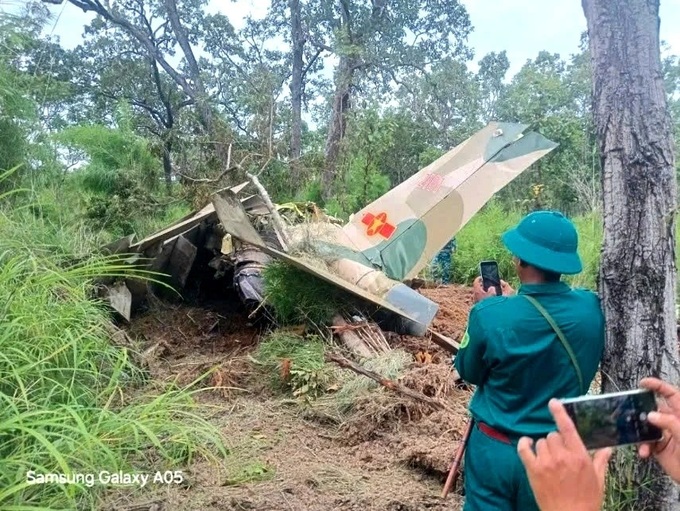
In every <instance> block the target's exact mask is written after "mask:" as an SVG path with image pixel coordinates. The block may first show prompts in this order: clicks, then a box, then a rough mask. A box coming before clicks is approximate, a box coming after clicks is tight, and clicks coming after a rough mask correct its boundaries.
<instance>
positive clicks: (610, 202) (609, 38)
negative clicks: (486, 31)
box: [582, 0, 680, 510]
mask: <svg viewBox="0 0 680 511" xmlns="http://www.w3.org/2000/svg"><path fill="white" fill-rule="evenodd" d="M582 5H583V10H584V13H585V16H586V19H587V23H588V32H589V41H590V43H589V44H590V52H591V58H592V63H593V71H592V72H593V112H594V117H595V124H596V128H597V135H598V143H599V146H600V157H601V160H602V168H603V175H602V186H603V208H604V244H603V249H602V262H601V268H600V282H599V286H600V294H601V297H602V303H603V308H604V314H605V318H606V323H607V327H606V333H607V343H606V348H605V356H604V359H603V362H602V372H603V378H602V380H603V391H604V392H610V391H614V390H624V389H633V388H636V387H638V383H639V381H640V378H642V377H644V376H650V375H653V376H657V377H660V378H663V379H665V380H667V381H669V382H670V383H673V384H676V385H677V384H678V383H679V382H680V378H679V373H678V369H677V367H678V366H677V364H678V358H679V347H678V338H677V334H676V322H677V320H676V312H675V293H676V273H675V272H676V268H675V224H676V220H675V212H676V203H677V183H676V178H675V161H674V154H673V142H672V133H671V122H670V116H669V112H668V107H667V100H666V95H665V91H664V85H663V79H662V74H661V59H660V48H659V1H658V0H627V1H626V2H618V1H612V0H582ZM619 461H621V460H619ZM620 466H621V465H620V463H614V464H613V466H612V469H613V470H616V467H620ZM625 470H626V469H625V468H624V469H623V471H625ZM634 472H635V474H634V478H633V479H634V481H630V479H628V482H627V486H628V488H627V490H630V491H631V492H634V497H635V498H634V502H632V503H631V504H630V506H631V507H629V508H627V509H650V510H656V509H659V510H660V509H664V510H666V509H680V493H679V491H678V488H679V487H678V486H676V485H674V484H672V483H671V481H670V480H669V479H668V478H667V477H666V476H664V475H663V473H662V472H661V471H660V470H659V468H658V466H657V465H656V464H655V463H653V462H640V463H639V464H636V467H635V469H634ZM613 475H614V476H616V477H617V478H618V479H619V482H620V483H623V482H624V481H625V480H624V474H623V473H619V474H617V473H616V471H614V473H613ZM629 477H630V476H629ZM643 479H647V483H646V484H642V480H643ZM632 482H635V483H638V484H635V485H632V484H631V483H632Z"/></svg>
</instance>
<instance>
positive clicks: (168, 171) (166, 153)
mask: <svg viewBox="0 0 680 511" xmlns="http://www.w3.org/2000/svg"><path fill="white" fill-rule="evenodd" d="M169 136H170V134H169V133H166V137H169ZM171 154H172V140H168V139H167V138H166V140H164V141H163V176H164V177H165V190H166V192H167V193H168V195H171V194H172V159H171V157H170V155H171Z"/></svg>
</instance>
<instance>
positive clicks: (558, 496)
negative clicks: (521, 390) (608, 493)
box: [517, 399, 612, 511]
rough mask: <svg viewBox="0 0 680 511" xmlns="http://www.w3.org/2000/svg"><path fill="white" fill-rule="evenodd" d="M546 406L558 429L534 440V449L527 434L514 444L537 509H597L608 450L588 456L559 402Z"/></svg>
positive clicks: (609, 452)
mask: <svg viewBox="0 0 680 511" xmlns="http://www.w3.org/2000/svg"><path fill="white" fill-rule="evenodd" d="M548 406H549V408H550V412H551V413H552V415H553V417H554V418H555V422H556V423H557V428H558V431H556V432H552V433H550V434H549V435H548V436H547V437H546V438H541V439H540V440H539V441H538V442H536V453H534V451H533V450H532V448H531V447H532V444H533V441H532V440H531V439H530V438H526V437H523V438H521V439H520V441H519V443H518V444H517V453H518V454H519V457H520V459H521V460H522V463H523V464H524V468H526V471H527V475H528V477H529V483H530V484H531V489H532V490H533V492H534V496H535V498H536V503H537V504H538V507H539V508H540V509H541V511H566V510H569V511H599V510H600V509H601V507H602V503H603V500H604V477H605V474H606V472H607V462H608V461H609V458H610V457H611V454H612V450H611V449H609V448H607V449H601V450H599V451H597V452H596V453H595V456H594V457H591V456H590V454H588V450H587V449H586V447H585V445H583V441H582V440H581V437H580V436H579V435H578V432H577V431H576V427H575V426H574V423H573V422H572V420H571V418H570V417H569V415H567V411H566V410H565V409H564V406H563V405H562V403H560V402H559V401H558V400H557V399H551V400H550V403H549V404H548Z"/></svg>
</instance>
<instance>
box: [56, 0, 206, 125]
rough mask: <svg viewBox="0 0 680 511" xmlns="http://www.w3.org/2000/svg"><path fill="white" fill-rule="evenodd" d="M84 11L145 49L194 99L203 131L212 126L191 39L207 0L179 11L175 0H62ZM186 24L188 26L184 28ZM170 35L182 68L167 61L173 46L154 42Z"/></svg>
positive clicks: (188, 1)
mask: <svg viewBox="0 0 680 511" xmlns="http://www.w3.org/2000/svg"><path fill="white" fill-rule="evenodd" d="M66 1H68V2H70V3H71V4H73V5H75V6H76V7H79V8H80V9H82V10H83V11H84V12H93V13H95V14H97V15H99V16H101V17H102V18H103V19H104V20H106V21H107V22H108V23H110V24H112V25H114V26H116V27H119V28H121V29H122V30H124V31H125V32H126V33H127V34H129V35H130V36H131V37H132V38H133V39H134V40H135V41H136V43H137V44H139V45H141V47H142V48H144V50H145V51H146V52H147V55H148V56H149V58H152V59H154V60H155V61H156V62H157V63H158V65H159V66H160V67H161V68H162V69H163V70H164V71H165V72H166V73H167V74H168V76H170V78H172V80H174V81H175V83H177V85H179V86H180V87H181V88H182V90H183V91H184V93H185V94H186V95H187V96H189V98H191V99H192V100H193V101H195V103H196V105H197V108H198V114H199V119H200V121H201V123H202V124H203V126H204V128H205V129H206V131H208V132H210V130H211V128H212V120H213V113H212V109H211V105H210V101H209V97H208V93H207V91H206V89H205V86H204V84H203V78H202V76H201V73H200V67H199V65H198V61H197V59H196V56H195V54H194V49H193V45H192V42H194V43H195V41H196V38H197V34H200V32H201V31H200V29H199V25H200V23H201V21H202V20H203V7H204V6H205V4H206V3H207V0H186V1H184V2H182V10H181V14H182V16H180V11H179V10H178V7H177V0H122V1H120V2H117V3H115V4H111V3H109V2H100V1H99V0H66ZM43 2H45V3H50V4H61V3H63V2H64V0H43ZM150 21H151V22H154V24H153V25H150V24H149V22H150ZM187 24H190V29H187ZM167 37H171V38H172V39H173V41H174V42H176V43H177V45H178V46H179V47H180V48H181V50H182V54H183V56H184V60H185V63H186V65H185V68H186V69H185V70H182V69H179V68H177V67H176V66H173V65H172V64H171V63H170V57H171V56H172V54H173V53H174V49H172V50H168V51H163V49H162V46H160V45H158V44H157V41H158V40H159V39H165V38H167Z"/></svg>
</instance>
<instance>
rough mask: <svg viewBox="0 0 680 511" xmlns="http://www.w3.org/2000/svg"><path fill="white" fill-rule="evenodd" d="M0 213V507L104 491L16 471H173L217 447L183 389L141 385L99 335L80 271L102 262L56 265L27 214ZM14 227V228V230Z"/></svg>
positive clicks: (99, 268)
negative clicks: (38, 480) (32, 480)
mask: <svg viewBox="0 0 680 511" xmlns="http://www.w3.org/2000/svg"><path fill="white" fill-rule="evenodd" d="M29 218H30V217H22V223H21V224H18V223H17V222H16V221H15V220H14V219H13V218H12V216H9V215H7V214H0V314H1V317H2V321H0V508H1V509H3V510H12V509H16V510H18V509H74V508H76V507H77V508H78V509H87V508H92V509H94V508H95V506H96V503H97V499H98V496H99V495H100V491H101V490H104V489H105V487H104V486H101V485H95V487H92V488H88V487H87V486H86V485H83V484H66V485H57V484H45V485H43V484H37V485H36V484H34V485H31V484H29V482H28V481H27V472H28V471H29V470H34V471H36V472H37V473H39V474H43V473H56V474H64V475H68V474H88V473H93V474H95V475H96V474H98V473H99V472H100V471H103V470H106V471H109V472H115V471H117V470H123V471H130V472H133V471H144V472H151V473H153V472H155V471H156V470H166V469H167V470H181V469H182V468H183V466H185V464H186V463H188V462H190V461H191V460H192V458H193V457H195V456H197V455H202V456H206V457H210V458H212V459H217V456H225V455H226V454H227V450H226V447H225V445H224V439H223V438H222V437H221V435H220V433H219V432H218V431H217V430H216V429H215V428H213V427H212V426H210V424H209V423H208V422H207V421H206V420H205V419H203V418H201V416H200V415H199V414H198V413H197V409H196V404H195V402H194V401H193V399H192V395H191V393H190V391H188V390H185V389H165V391H164V392H148V391H147V389H146V387H145V378H144V373H143V372H142V371H141V370H140V369H138V368H137V367H135V366H134V364H133V363H132V361H131V359H130V357H129V353H128V351H127V350H126V349H124V348H121V347H117V346H115V345H113V344H112V343H111V342H110V339H109V336H108V333H107V325H108V322H109V315H108V312H107V311H106V309H105V307H104V305H103V304H102V303H98V302H96V301H94V300H92V299H91V296H92V279H93V277H95V276H99V275H120V274H121V272H122V271H123V269H122V268H121V267H120V266H118V265H116V264H115V263H112V262H111V261H110V260H105V259H104V260H95V259H92V260H86V261H85V262H81V263H78V264H70V265H68V264H67V263H66V262H65V261H67V260H68V259H70V258H69V257H67V255H68V252H69V251H68V250H66V249H64V247H61V248H62V253H61V254H60V253H58V252H59V249H58V247H59V243H58V239H55V238H53V237H52V238H49V237H48V238H49V239H48V240H47V242H46V243H45V240H42V239H41V235H42V234H43V233H44V232H47V231H49V229H46V228H45V226H44V225H42V224H40V222H39V221H35V222H33V223H31V222H30V221H29ZM22 233H23V234H22Z"/></svg>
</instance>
